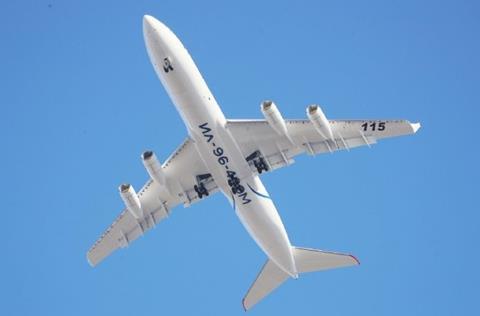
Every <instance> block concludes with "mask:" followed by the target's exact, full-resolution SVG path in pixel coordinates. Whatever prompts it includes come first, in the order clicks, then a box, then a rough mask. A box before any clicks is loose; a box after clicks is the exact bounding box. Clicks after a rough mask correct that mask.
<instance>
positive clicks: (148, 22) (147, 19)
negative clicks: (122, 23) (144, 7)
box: [143, 15, 155, 33]
mask: <svg viewBox="0 0 480 316" xmlns="http://www.w3.org/2000/svg"><path fill="white" fill-rule="evenodd" d="M154 23H155V18H154V17H152V16H150V15H144V16H143V32H144V33H148V32H149V31H151V30H152V29H153V24H154Z"/></svg>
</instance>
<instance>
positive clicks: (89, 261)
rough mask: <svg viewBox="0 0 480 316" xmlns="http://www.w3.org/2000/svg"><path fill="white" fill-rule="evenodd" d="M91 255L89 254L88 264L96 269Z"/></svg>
mask: <svg viewBox="0 0 480 316" xmlns="http://www.w3.org/2000/svg"><path fill="white" fill-rule="evenodd" d="M89 255H90V253H88V252H87V262H88V264H89V265H90V266H91V267H92V268H93V267H95V264H94V263H93V262H92V260H91V259H90V256H89Z"/></svg>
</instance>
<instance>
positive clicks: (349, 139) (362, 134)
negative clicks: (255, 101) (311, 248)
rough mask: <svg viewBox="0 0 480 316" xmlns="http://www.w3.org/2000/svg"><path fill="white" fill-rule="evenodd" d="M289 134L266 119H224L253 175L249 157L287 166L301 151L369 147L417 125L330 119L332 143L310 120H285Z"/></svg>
mask: <svg viewBox="0 0 480 316" xmlns="http://www.w3.org/2000/svg"><path fill="white" fill-rule="evenodd" d="M285 124H286V126H287V129H288V133H289V135H290V139H288V138H287V137H286V136H283V135H279V134H278V133H277V132H275V130H274V129H273V128H272V127H271V126H270V125H269V124H268V122H267V121H266V120H228V121H227V129H228V130H229V132H230V133H231V135H232V136H233V137H234V138H235V140H236V142H237V144H238V145H239V147H240V150H241V151H242V153H243V155H244V156H245V158H246V159H247V161H249V164H250V165H251V168H252V170H253V171H254V172H256V168H255V167H254V166H253V163H252V161H251V158H252V157H253V156H254V155H260V156H262V157H263V158H264V159H265V161H266V163H267V165H268V167H269V170H274V169H277V168H280V167H283V166H287V165H289V164H291V163H293V162H294V160H293V158H294V157H295V156H297V155H299V154H302V153H304V152H306V153H308V154H310V155H315V154H321V153H328V152H330V153H332V152H335V151H337V150H343V149H346V150H350V149H351V148H354V147H359V146H371V145H373V144H375V143H376V142H377V140H378V139H382V138H388V137H395V136H402V135H409V134H414V133H416V131H417V130H418V129H419V128H420V124H419V123H414V124H412V123H410V122H409V121H406V120H330V125H331V128H332V132H333V137H334V140H333V142H332V141H330V140H326V139H325V138H323V137H322V136H321V135H320V133H318V132H317V131H316V130H315V128H314V126H313V125H312V123H311V122H310V120H285Z"/></svg>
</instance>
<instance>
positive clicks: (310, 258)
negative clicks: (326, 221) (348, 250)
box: [242, 247, 360, 310]
mask: <svg viewBox="0 0 480 316" xmlns="http://www.w3.org/2000/svg"><path fill="white" fill-rule="evenodd" d="M292 251H293V254H294V257H295V265H296V267H297V271H298V272H299V273H306V272H313V271H321V270H327V269H334V268H341V267H348V266H353V265H358V264H360V262H359V261H358V260H357V259H356V258H355V257H354V256H352V255H348V254H342V253H335V252H328V251H321V250H316V249H309V248H299V247H293V249H292ZM288 277H289V275H288V274H287V273H285V272H284V271H283V270H282V269H281V268H280V267H278V266H277V265H276V264H275V263H274V262H273V261H272V260H270V259H268V260H267V262H266V263H265V265H264V266H263V268H262V270H261V271H260V273H259V274H258V276H257V279H256V280H255V281H254V282H253V284H252V286H251V287H250V289H249V290H248V292H247V295H245V297H244V299H243V301H242V302H243V308H244V309H245V310H249V309H250V308H252V307H253V306H254V305H255V304H257V303H258V302H259V301H260V300H262V299H263V298H264V297H265V296H267V295H268V294H270V293H271V292H272V291H273V290H275V289H276V288H277V287H279V286H280V285H281V284H282V283H283V282H285V280H287V279H288Z"/></svg>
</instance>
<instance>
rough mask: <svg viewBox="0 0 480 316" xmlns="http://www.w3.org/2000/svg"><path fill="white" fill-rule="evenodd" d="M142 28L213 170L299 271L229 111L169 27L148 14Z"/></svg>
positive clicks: (251, 225) (283, 260)
mask: <svg viewBox="0 0 480 316" xmlns="http://www.w3.org/2000/svg"><path fill="white" fill-rule="evenodd" d="M143 31H144V37H145V42H146V46H147V51H148V54H149V57H150V60H151V62H152V64H153V66H154V68H155V71H156V73H157V75H158V77H159V78H160V81H161V82H162V84H163V86H164V87H165V89H166V90H167V93H168V95H169V96H170V98H171V99H172V101H173V103H174V104H175V106H176V108H177V110H178V112H179V113H180V116H181V117H182V119H183V121H184V123H185V125H186V127H187V130H188V133H189V135H190V137H191V138H192V140H193V141H194V142H195V146H196V149H197V151H198V153H199V155H200V157H201V158H202V160H203V162H204V163H205V165H206V167H207V169H208V171H209V173H210V175H211V176H212V178H213V179H214V181H215V183H216V184H217V186H218V187H219V188H220V190H221V191H222V193H223V194H224V195H225V196H226V197H227V199H228V200H229V201H230V203H231V204H232V206H233V208H234V210H235V212H236V214H237V215H238V217H239V218H240V220H241V222H242V223H243V225H244V226H245V228H246V230H247V231H248V232H249V234H250V235H251V236H252V238H253V239H254V240H255V241H256V243H257V244H258V245H259V247H260V248H261V249H262V250H263V251H264V252H265V253H266V254H267V256H268V257H269V258H270V259H271V260H272V261H274V262H275V263H276V264H277V265H278V266H279V267H280V268H281V269H282V270H284V271H285V272H286V273H287V274H289V275H290V276H292V277H296V276H297V269H296V267H295V260H294V257H293V254H292V247H291V244H290V241H289V239H288V236H287V233H286V231H285V227H284V225H283V223H282V220H281V218H280V216H279V214H278V212H277V209H276V208H275V205H274V204H273V202H272V200H271V199H270V197H269V195H268V193H267V191H266V189H265V187H264V186H263V184H262V182H261V181H260V179H259V177H258V176H257V175H256V174H255V173H254V172H253V171H252V170H251V169H250V166H249V165H248V163H247V161H246V160H245V156H244V155H243V154H242V152H241V151H240V149H239V147H238V145H237V143H236V142H235V139H234V138H233V137H232V136H231V135H230V133H229V131H228V129H227V128H226V122H227V121H226V119H225V116H224V114H223V112H222V111H221V109H220V107H219V105H218V103H217V102H216V100H215V98H214V97H213V95H212V93H211V92H210V90H209V88H208V86H207V84H206V83H205V81H204V79H203V77H202V75H201V74H200V72H199V70H198V68H197V67H196V65H195V63H194V62H193V60H192V58H191V57H190V55H189V53H188V52H187V50H186V49H185V47H184V46H183V45H182V43H181V42H180V40H179V39H178V38H177V37H176V36H175V34H173V32H172V31H171V30H170V29H169V28H168V27H166V26H165V25H164V24H162V23H161V22H160V21H158V20H156V19H154V18H152V17H150V16H145V17H144V22H143Z"/></svg>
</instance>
